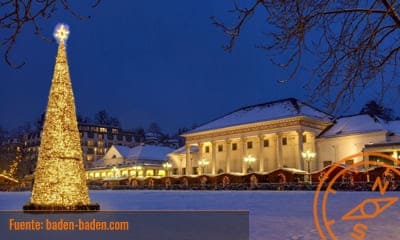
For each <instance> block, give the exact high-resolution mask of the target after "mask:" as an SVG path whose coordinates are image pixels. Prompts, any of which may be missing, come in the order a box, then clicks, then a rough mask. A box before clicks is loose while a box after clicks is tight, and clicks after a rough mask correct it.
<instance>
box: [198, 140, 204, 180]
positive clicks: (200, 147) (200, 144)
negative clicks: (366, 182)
mask: <svg viewBox="0 0 400 240" xmlns="http://www.w3.org/2000/svg"><path fill="white" fill-rule="evenodd" d="M197 146H198V148H199V151H198V156H199V159H197V160H199V161H200V160H202V159H203V147H204V144H203V143H201V142H198V143H197ZM197 166H199V165H198V164H197ZM201 174H204V173H203V172H202V173H201Z"/></svg>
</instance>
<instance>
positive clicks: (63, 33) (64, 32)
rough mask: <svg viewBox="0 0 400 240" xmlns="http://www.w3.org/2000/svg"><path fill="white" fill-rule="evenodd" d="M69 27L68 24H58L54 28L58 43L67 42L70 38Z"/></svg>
mask: <svg viewBox="0 0 400 240" xmlns="http://www.w3.org/2000/svg"><path fill="white" fill-rule="evenodd" d="M68 35H69V27H68V25H66V24H62V23H61V24H58V25H57V26H56V28H55V29H54V37H55V38H56V39H57V41H58V43H65V41H66V40H67V39H68Z"/></svg>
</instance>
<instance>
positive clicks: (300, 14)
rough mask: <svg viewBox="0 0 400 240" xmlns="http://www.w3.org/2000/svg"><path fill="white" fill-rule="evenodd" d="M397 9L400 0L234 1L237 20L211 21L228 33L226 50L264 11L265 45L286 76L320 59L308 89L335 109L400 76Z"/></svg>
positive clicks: (399, 38)
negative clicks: (304, 60) (311, 59)
mask: <svg viewBox="0 0 400 240" xmlns="http://www.w3.org/2000/svg"><path fill="white" fill-rule="evenodd" d="M243 4H247V5H245V6H243ZM246 6H248V7H246ZM261 6H262V7H261ZM399 9H400V4H399V3H398V1H397V0H371V1H364V0H354V1H346V0H339V1H334V0H290V1H288V0H253V1H246V3H242V6H239V5H238V4H237V2H236V1H235V2H234V9H233V10H231V13H233V14H234V16H236V17H237V20H236V21H234V23H233V24H232V25H227V24H225V23H224V22H221V21H218V20H217V19H216V18H215V17H212V23H213V24H215V25H216V26H217V27H219V28H221V29H222V30H223V32H224V33H225V34H227V35H228V37H229V40H228V44H227V45H226V46H225V47H224V48H225V50H227V51H229V52H230V51H232V50H233V48H234V45H235V43H236V41H237V39H238V38H239V37H240V34H241V33H242V30H243V29H244V27H245V26H246V24H248V23H249V21H248V20H249V18H250V17H251V16H253V15H254V14H256V13H257V14H265V15H266V18H265V19H266V21H265V24H266V25H268V26H269V27H270V28H269V29H271V30H270V32H269V33H268V34H266V36H268V37H267V38H266V39H265V43H264V44H262V46H261V48H262V49H264V50H265V51H266V52H267V54H268V56H269V57H270V58H271V62H273V63H275V64H277V65H278V66H279V67H282V68H283V69H284V70H285V71H286V73H287V75H288V80H292V79H294V78H296V76H298V73H299V71H300V70H299V69H304V68H306V69H307V68H309V66H307V65H305V64H304V63H302V62H301V59H302V56H303V57H304V56H309V55H310V54H311V55H313V56H314V57H316V59H317V60H318V62H317V64H316V65H315V66H312V67H311V72H312V73H313V76H312V78H311V79H310V80H309V81H308V82H307V83H306V84H305V85H304V87H305V88H310V89H311V94H310V95H311V96H310V100H311V101H317V100H320V99H324V101H326V102H325V103H326V106H327V107H328V108H329V109H330V110H331V111H334V110H336V109H337V108H338V107H339V108H340V106H344V105H346V106H349V104H348V103H351V102H353V101H354V99H356V97H357V94H358V93H359V92H361V91H362V90H363V89H365V88H368V87H369V86H371V85H372V84H377V85H378V86H380V87H382V88H385V87H387V86H390V85H391V84H392V81H393V78H392V79H388V78H387V77H386V78H385V76H388V74H389V73H391V74H392V75H393V76H395V77H398V76H397V70H396V69H397V63H398V60H399V57H400V55H399V52H400V44H398V43H399V42H400V36H399V30H400V15H399V11H400V10H399ZM263 10H264V11H263ZM316 36H319V37H317V38H316ZM300 66H301V67H300ZM386 73H387V74H386ZM397 85H399V86H400V84H397ZM381 94H382V93H381Z"/></svg>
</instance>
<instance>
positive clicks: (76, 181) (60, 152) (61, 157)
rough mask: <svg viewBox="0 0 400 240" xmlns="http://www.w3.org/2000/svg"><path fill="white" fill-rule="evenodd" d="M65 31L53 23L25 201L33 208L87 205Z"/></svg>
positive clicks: (50, 208) (67, 207)
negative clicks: (48, 75)
mask: <svg viewBox="0 0 400 240" xmlns="http://www.w3.org/2000/svg"><path fill="white" fill-rule="evenodd" d="M68 34H69V30H68V28H67V27H66V26H65V25H59V26H57V28H56V31H55V34H54V36H55V37H56V38H57V40H58V42H59V46H58V51H57V57H56V63H55V67H54V74H53V79H52V83H51V88H50V94H49V98H48V105H47V110H46V117H45V122H44V126H43V133H42V138H41V143H40V148H39V156H38V162H37V167H36V170H35V173H34V179H35V180H34V185H33V190H32V196H31V199H30V203H29V204H28V205H26V206H28V207H29V206H35V207H33V209H46V210H54V209H64V210H65V209H67V210H68V209H70V210H76V209H82V206H88V205H90V199H89V194H88V188H87V185H86V178H85V170H84V166H83V159H82V149H81V143H80V135H79V131H78V123H77V120H76V109H75V100H74V95H73V91H72V86H71V80H70V75H69V68H68V61H67V54H66V50H65V44H64V43H65V41H66V39H67V38H68ZM26 206H24V209H26ZM38 206H39V207H38ZM77 206H78V207H77ZM97 207H98V205H97ZM30 209H32V208H30ZM92 210H93V209H92Z"/></svg>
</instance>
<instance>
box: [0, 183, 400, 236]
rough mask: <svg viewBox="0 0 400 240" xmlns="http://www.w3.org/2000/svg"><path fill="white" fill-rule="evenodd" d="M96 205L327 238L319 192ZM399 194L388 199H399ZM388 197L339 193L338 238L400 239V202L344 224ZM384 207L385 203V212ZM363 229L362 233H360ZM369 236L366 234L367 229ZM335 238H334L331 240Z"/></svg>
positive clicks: (185, 195)
mask: <svg viewBox="0 0 400 240" xmlns="http://www.w3.org/2000/svg"><path fill="white" fill-rule="evenodd" d="M90 195H91V198H92V200H93V201H94V202H98V203H100V206H101V208H102V209H103V210H249V211H250V239H260V240H265V239H273V240H274V239H277V240H280V239H283V240H287V239H288V240H294V239H306V240H312V239H321V238H320V236H319V234H318V232H317V230H316V228H315V225H314V220H313V211H312V209H313V199H314V192H299V191H289V192H284V191H111V190H110V191H91V192H90ZM398 195H399V194H398V192H391V193H389V192H388V193H386V194H385V196H384V197H388V196H391V197H398ZM29 197H30V192H0V210H20V209H21V207H22V205H23V204H24V203H26V202H27V201H28V200H29ZM380 197H383V196H381V195H380V194H379V192H378V193H371V192H338V193H337V194H336V195H334V196H333V195H332V196H331V197H330V198H329V200H328V202H327V203H328V204H327V209H328V210H327V213H328V216H329V218H330V219H332V218H333V219H335V220H336V222H335V224H333V225H332V229H333V231H334V232H335V234H336V236H338V239H353V238H351V237H350V233H351V232H356V231H353V230H352V229H353V226H354V225H355V224H357V223H362V224H365V225H366V226H368V229H367V230H365V232H366V237H365V238H364V239H379V240H386V239H388V240H389V239H400V227H399V224H398V223H399V222H400V207H399V205H400V203H399V201H397V202H396V203H395V204H393V205H392V206H390V207H388V208H387V209H386V210H385V211H383V212H382V213H381V214H379V215H378V216H377V217H376V218H374V219H369V220H365V219H364V220H353V221H343V220H341V216H343V214H344V213H346V212H348V211H349V210H351V209H353V208H354V207H356V206H357V205H358V204H359V203H361V202H362V201H363V200H364V199H367V198H374V199H377V198H380ZM381 206H383V203H382V204H380V207H379V208H381ZM377 208H378V207H377V206H374V205H372V204H366V205H365V206H364V210H365V212H366V213H367V214H373V213H375V211H376V210H377ZM359 229H361V228H359ZM363 231H364V230H363ZM328 239H330V238H328ZM360 239H361V238H360Z"/></svg>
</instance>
